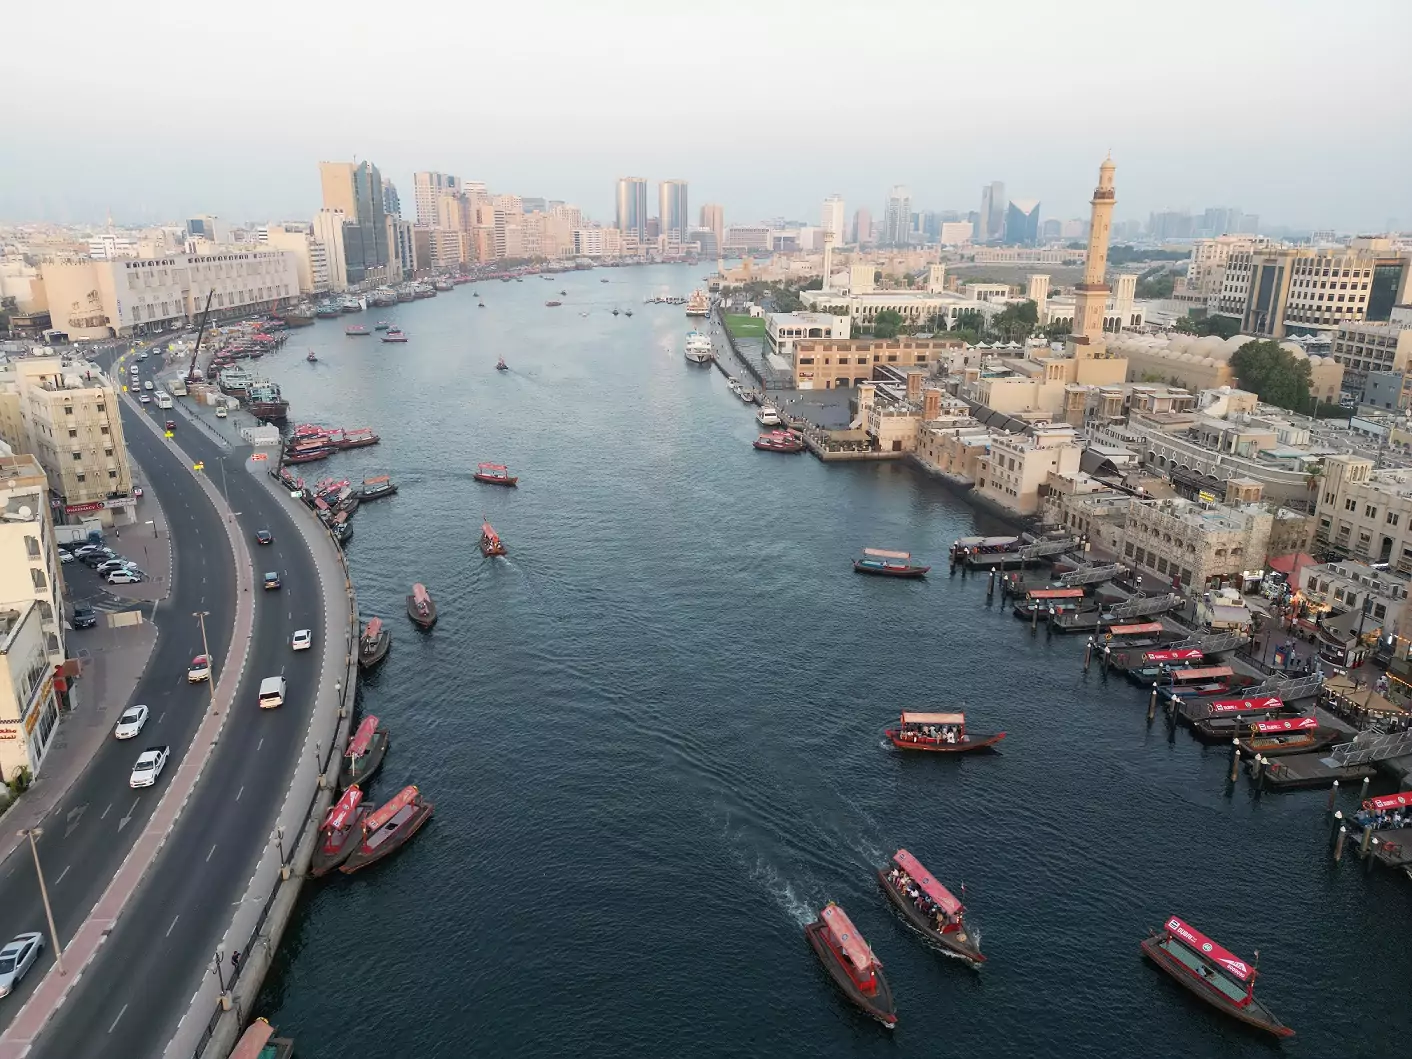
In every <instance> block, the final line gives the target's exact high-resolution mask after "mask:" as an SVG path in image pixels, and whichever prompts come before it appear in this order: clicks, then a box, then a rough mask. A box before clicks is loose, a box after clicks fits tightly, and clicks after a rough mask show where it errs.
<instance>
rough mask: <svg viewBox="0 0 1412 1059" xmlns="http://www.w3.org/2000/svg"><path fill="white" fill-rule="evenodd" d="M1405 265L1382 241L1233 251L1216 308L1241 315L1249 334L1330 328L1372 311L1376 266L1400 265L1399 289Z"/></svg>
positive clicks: (1402, 288)
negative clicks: (1352, 244)
mask: <svg viewBox="0 0 1412 1059" xmlns="http://www.w3.org/2000/svg"><path fill="white" fill-rule="evenodd" d="M1368 242H1369V243H1370V244H1375V243H1380V242H1381V241H1377V240H1369V241H1368ZM1406 266H1407V262H1406V259H1405V258H1399V257H1398V255H1397V254H1396V253H1393V252H1392V251H1391V250H1390V249H1389V248H1386V247H1382V246H1380V245H1369V246H1366V247H1359V246H1354V247H1347V248H1345V247H1336V248H1320V247H1263V248H1259V247H1257V248H1254V249H1251V250H1241V251H1233V252H1231V253H1230V255H1229V257H1228V259H1227V263H1226V269H1225V273H1224V276H1223V279H1222V289H1221V293H1220V295H1219V296H1218V297H1217V311H1218V312H1220V313H1222V314H1224V315H1229V316H1237V317H1239V318H1240V320H1241V329H1242V331H1244V332H1245V333H1246V334H1251V335H1261V336H1263V337H1268V338H1284V337H1285V336H1286V335H1287V334H1289V333H1290V332H1291V329H1293V330H1294V331H1296V332H1311V331H1323V332H1332V331H1334V330H1336V329H1337V328H1339V327H1340V326H1343V325H1345V324H1350V323H1356V322H1358V321H1361V320H1363V319H1364V318H1365V317H1366V316H1367V315H1368V313H1369V308H1370V302H1371V301H1372V299H1373V297H1374V292H1375V286H1374V282H1373V281H1374V275H1375V273H1376V272H1377V271H1378V270H1380V269H1386V268H1392V269H1395V270H1400V271H1401V273H1402V274H1401V276H1400V277H1398V278H1396V279H1394V280H1393V283H1392V285H1393V286H1394V287H1395V288H1396V291H1397V294H1398V295H1401V294H1403V293H1405V290H1406V284H1407V267H1406ZM1389 297H1392V295H1390V296H1389ZM1381 315H1383V316H1384V317H1386V313H1382V314H1381Z"/></svg>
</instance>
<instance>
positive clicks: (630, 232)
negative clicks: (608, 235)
mask: <svg viewBox="0 0 1412 1059" xmlns="http://www.w3.org/2000/svg"><path fill="white" fill-rule="evenodd" d="M617 206H618V209H617V220H616V227H617V229H618V231H620V232H622V233H623V235H625V236H630V237H631V238H633V239H635V240H636V241H637V242H638V244H639V245H640V244H642V243H645V242H646V241H647V181H646V179H644V178H643V177H619V178H618V193H617Z"/></svg>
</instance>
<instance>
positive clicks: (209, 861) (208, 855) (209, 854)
mask: <svg viewBox="0 0 1412 1059" xmlns="http://www.w3.org/2000/svg"><path fill="white" fill-rule="evenodd" d="M215 852H216V847H215V846H212V847H211V852H210V853H207V854H206V863H207V864H210V863H211V857H212V856H213V855H214V854H215Z"/></svg>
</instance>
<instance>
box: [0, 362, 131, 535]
mask: <svg viewBox="0 0 1412 1059" xmlns="http://www.w3.org/2000/svg"><path fill="white" fill-rule="evenodd" d="M0 437H3V439H4V441H5V442H6V444H8V445H9V446H10V447H11V448H12V449H14V450H15V451H16V452H27V453H30V454H32V455H33V456H34V457H35V458H36V459H37V460H38V461H39V465H40V466H41V467H43V468H44V473H45V475H46V476H47V478H48V482H49V488H50V489H51V490H52V491H53V493H54V494H55V498H54V503H55V505H56V506H57V505H62V507H63V511H64V513H65V514H66V515H67V516H68V517H69V518H76V517H78V516H83V515H87V516H91V517H95V518H99V519H100V520H101V521H102V522H103V524H104V525H112V524H113V521H114V518H115V516H118V515H119V513H121V520H122V521H130V520H131V518H132V512H133V510H134V508H135V506H136V501H135V500H134V499H133V496H132V467H131V464H129V462H128V453H127V446H126V444H125V443H124V440H123V425H122V418H121V417H120V416H119V414H118V390H117V387H116V386H115V385H114V384H113V382H112V380H110V379H109V378H108V377H107V376H106V375H104V374H103V373H102V371H101V370H99V368H98V367H97V366H96V365H94V364H90V363H88V362H86V361H81V360H67V359H61V358H59V357H37V358H28V359H25V360H17V361H12V362H10V363H9V364H6V365H4V366H3V368H0Z"/></svg>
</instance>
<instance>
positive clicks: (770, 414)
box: [755, 402, 780, 427]
mask: <svg viewBox="0 0 1412 1059" xmlns="http://www.w3.org/2000/svg"><path fill="white" fill-rule="evenodd" d="M755 419H756V421H757V422H758V423H759V424H760V425H761V426H762V427H777V426H779V425H780V413H779V409H778V408H776V407H775V406H774V405H772V404H770V403H769V402H765V403H763V404H761V405H760V411H758V412H756V413H755Z"/></svg>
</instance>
